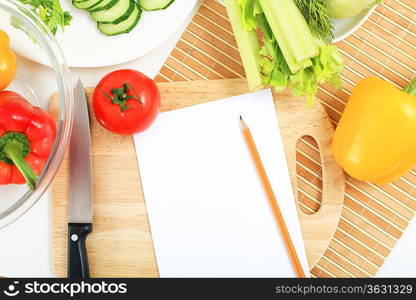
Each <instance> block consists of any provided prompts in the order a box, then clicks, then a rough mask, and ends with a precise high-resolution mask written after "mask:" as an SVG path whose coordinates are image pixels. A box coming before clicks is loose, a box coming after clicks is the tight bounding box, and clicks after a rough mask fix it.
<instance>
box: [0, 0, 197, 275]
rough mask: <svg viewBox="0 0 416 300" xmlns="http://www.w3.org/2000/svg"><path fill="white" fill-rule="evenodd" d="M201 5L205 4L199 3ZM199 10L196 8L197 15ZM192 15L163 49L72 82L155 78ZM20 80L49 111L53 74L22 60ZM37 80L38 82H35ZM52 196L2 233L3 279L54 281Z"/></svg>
mask: <svg viewBox="0 0 416 300" xmlns="http://www.w3.org/2000/svg"><path fill="white" fill-rule="evenodd" d="M199 2H200V3H201V2H202V0H200V1H199ZM197 8H198V6H196V7H195V9H194V13H195V12H196V10H197ZM192 16H193V14H192V15H191V16H190V17H189V18H188V20H187V21H186V22H184V24H183V26H182V28H181V29H180V30H178V32H177V33H176V34H175V35H174V36H172V37H171V38H170V39H169V40H168V41H167V42H166V43H165V44H164V45H163V46H161V47H159V48H158V49H157V50H155V51H153V52H152V53H150V54H148V55H146V56H144V57H142V58H139V59H137V60H135V61H132V62H128V63H125V64H122V65H117V66H112V67H105V68H72V69H71V74H72V81H73V84H75V83H76V81H77V80H78V78H81V79H82V81H83V83H84V86H85V87H88V86H95V85H96V84H97V83H98V81H99V80H100V79H101V78H102V77H103V76H104V75H105V74H107V73H109V72H111V71H114V70H117V69H122V68H133V69H137V70H139V71H141V72H143V73H145V74H147V75H148V76H150V77H152V78H153V77H155V76H156V75H157V74H158V72H159V70H160V68H161V67H162V66H163V64H164V62H165V60H166V59H167V58H168V56H169V54H170V52H171V51H172V50H173V48H174V47H175V44H176V42H177V41H178V40H179V38H180V37H181V35H182V33H183V31H184V30H185V28H186V26H187V24H188V23H189V22H190V20H191V19H192ZM18 63H19V70H18V76H19V78H20V79H23V80H25V74H34V73H36V74H37V76H36V78H35V81H34V77H33V76H31V80H30V84H31V86H33V87H34V88H35V90H38V91H40V92H39V93H38V98H39V102H40V105H41V106H42V107H43V108H46V107H47V104H48V101H49V99H50V97H51V95H52V94H53V93H55V92H56V91H55V90H54V89H55V88H54V87H52V86H48V84H47V82H48V81H51V82H52V81H54V80H55V79H54V77H53V76H54V74H53V72H52V70H51V69H49V68H48V67H45V66H42V65H39V64H37V63H34V62H32V61H29V60H27V59H25V58H22V57H19V58H18ZM36 79H37V80H36ZM50 207H51V206H50V194H49V193H48V194H46V195H45V196H44V197H43V198H42V199H40V200H39V201H38V203H36V204H35V206H34V207H33V208H32V209H31V210H30V211H28V212H27V213H26V214H25V215H24V216H23V217H21V218H20V219H19V220H17V221H16V222H14V223H13V224H11V225H9V226H7V227H6V228H4V229H2V230H0V240H1V241H2V243H1V244H2V247H1V249H0V276H6V277H52V276H54V275H53V272H52V261H51V209H50Z"/></svg>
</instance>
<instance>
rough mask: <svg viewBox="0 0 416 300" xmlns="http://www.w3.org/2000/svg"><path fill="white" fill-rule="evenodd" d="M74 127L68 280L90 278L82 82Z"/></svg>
mask: <svg viewBox="0 0 416 300" xmlns="http://www.w3.org/2000/svg"><path fill="white" fill-rule="evenodd" d="M74 96H75V97H74V98H75V105H74V123H73V127H72V135H71V140H70V153H69V167H70V169H69V215H68V277H69V278H89V266H88V254H87V249H86V245H85V241H86V238H87V236H88V234H89V233H91V232H92V218H93V203H92V199H93V195H92V194H93V193H92V161H91V133H90V121H89V115H88V104H87V97H86V95H85V89H84V87H83V85H82V82H81V79H80V80H78V83H77V86H76V88H75V92H74Z"/></svg>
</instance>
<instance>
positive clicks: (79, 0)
mask: <svg viewBox="0 0 416 300" xmlns="http://www.w3.org/2000/svg"><path fill="white" fill-rule="evenodd" d="M85 1H88V0H72V2H85Z"/></svg>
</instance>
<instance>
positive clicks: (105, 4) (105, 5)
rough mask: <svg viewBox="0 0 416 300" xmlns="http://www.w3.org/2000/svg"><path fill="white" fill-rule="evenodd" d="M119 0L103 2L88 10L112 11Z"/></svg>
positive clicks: (105, 0)
mask: <svg viewBox="0 0 416 300" xmlns="http://www.w3.org/2000/svg"><path fill="white" fill-rule="evenodd" d="M118 2H119V0H103V1H101V2H100V3H97V5H94V6H93V7H90V8H88V10H89V11H90V12H95V11H100V10H105V9H110V8H112V7H113V6H115V5H116V4H117V3H118Z"/></svg>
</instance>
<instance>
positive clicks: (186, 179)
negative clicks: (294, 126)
mask: <svg viewBox="0 0 416 300" xmlns="http://www.w3.org/2000/svg"><path fill="white" fill-rule="evenodd" d="M240 115H242V116H243V118H244V120H245V121H246V123H247V125H248V126H249V127H250V129H251V131H252V134H253V136H254V139H255V141H256V144H257V147H258V150H259V153H260V155H261V157H262V160H263V163H264V165H265V168H266V171H267V173H268V176H269V179H270V181H271V183H272V185H273V189H274V192H275V194H276V196H277V198H278V202H279V205H280V208H281V210H282V213H283V215H284V216H285V220H286V223H287V226H288V228H289V230H290V234H291V236H292V239H293V242H294V244H295V247H296V249H297V252H298V255H299V257H300V260H301V263H302V266H303V268H304V270H305V274H309V272H308V266H307V260H306V254H305V250H304V244H303V240H302V235H301V230H300V224H299V220H298V216H297V211H296V205H295V200H294V197H293V193H292V188H291V183H290V178H289V174H288V169H287V163H286V159H285V155H284V150H283V145H282V140H281V137H280V132H279V129H278V123H277V117H276V112H275V108H274V103H273V98H272V95H271V92H270V90H265V91H260V92H256V93H251V94H246V95H242V96H238V97H233V98H229V99H224V100H219V101H215V102H210V103H206V104H201V105H196V106H192V107H188V108H183V109H180V110H175V111H171V112H165V113H162V114H160V116H159V118H158V120H157V121H156V122H155V124H154V125H153V126H152V128H151V129H149V130H148V131H146V132H144V133H141V134H139V135H136V136H135V143H136V151H137V156H138V162H139V167H140V174H141V180H142V185H143V189H144V195H145V199H146V206H147V211H148V214H149V221H150V226H151V231H152V237H153V242H154V246H155V251H156V258H157V263H158V267H159V272H160V276H161V277H295V272H294V271H293V268H292V265H291V263H290V260H289V258H288V256H287V253H286V249H285V247H284V244H283V241H282V239H281V237H280V234H279V231H278V228H277V226H276V224H275V222H274V218H273V215H272V212H271V210H270V207H269V205H268V202H267V198H266V196H265V193H264V191H263V188H262V185H261V182H260V179H259V177H258V175H257V172H256V170H255V166H254V164H253V161H252V158H251V156H250V154H249V152H248V149H247V145H246V143H245V141H244V138H243V135H242V132H241V127H240V122H239V116H240Z"/></svg>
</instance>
